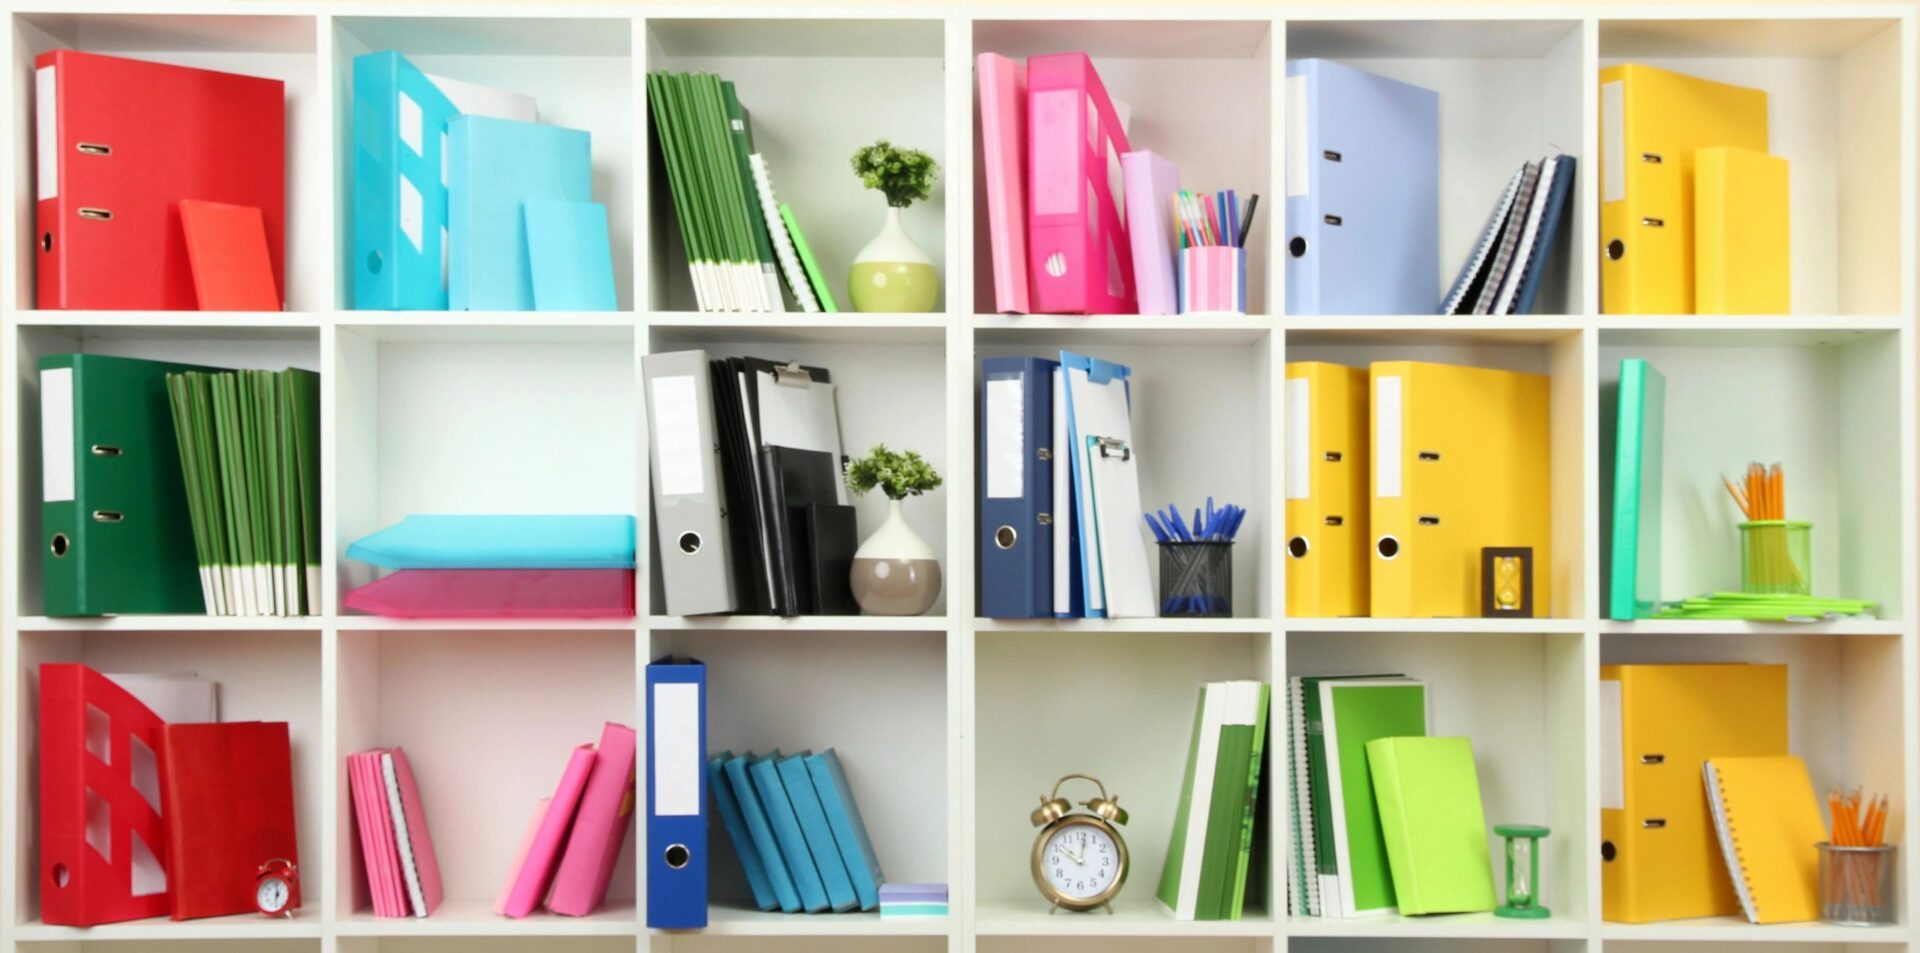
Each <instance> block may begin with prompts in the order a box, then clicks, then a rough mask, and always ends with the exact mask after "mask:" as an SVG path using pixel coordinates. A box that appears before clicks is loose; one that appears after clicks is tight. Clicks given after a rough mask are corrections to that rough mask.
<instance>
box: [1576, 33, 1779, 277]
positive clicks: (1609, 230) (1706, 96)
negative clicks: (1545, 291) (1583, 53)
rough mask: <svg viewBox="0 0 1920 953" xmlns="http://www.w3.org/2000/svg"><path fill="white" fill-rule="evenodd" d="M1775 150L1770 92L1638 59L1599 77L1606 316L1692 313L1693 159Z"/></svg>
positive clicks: (1606, 70)
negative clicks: (1712, 153) (1713, 152)
mask: <svg viewBox="0 0 1920 953" xmlns="http://www.w3.org/2000/svg"><path fill="white" fill-rule="evenodd" d="M1712 146H1737V147H1740V148H1742V149H1751V150H1753V151H1755V152H1763V153H1764V152H1766V151H1767V94H1766V93H1765V92H1763V91H1761V90H1758V89H1747V88H1744V87H1740V86H1729V85H1727V84H1725V83H1716V82H1713V81H1711V80H1705V79H1700V78H1698V77H1694V76H1687V75H1684V74H1681V73H1674V72H1670V71H1668V70H1663V69H1657V68H1655V67H1652V66H1645V65H1642V64H1638V63H1628V64H1623V65H1620V66H1610V67H1608V68H1606V69H1603V70H1601V71H1600V153H1601V168H1600V310H1601V311H1603V312H1605V313H1607V314H1692V313H1693V311H1694V261H1693V255H1694V241H1693V214H1694V207H1693V188H1694V153H1695V150H1697V149H1704V148H1708V147H1712Z"/></svg>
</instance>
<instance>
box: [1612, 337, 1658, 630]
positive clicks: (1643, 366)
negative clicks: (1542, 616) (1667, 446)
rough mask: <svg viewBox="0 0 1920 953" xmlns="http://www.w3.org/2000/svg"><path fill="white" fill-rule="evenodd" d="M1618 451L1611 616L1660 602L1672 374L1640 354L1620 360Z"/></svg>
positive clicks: (1625, 616)
mask: <svg viewBox="0 0 1920 953" xmlns="http://www.w3.org/2000/svg"><path fill="white" fill-rule="evenodd" d="M1619 413H1620V416H1619V428H1618V431H1617V434H1616V437H1617V439H1616V442H1615V450H1614V457H1613V565H1612V567H1611V577H1610V578H1611V582H1612V584H1611V586H1610V592H1609V593H1608V600H1607V617H1608V618H1611V619H1619V620H1622V621H1626V620H1630V619H1644V618H1647V617H1649V616H1651V615H1653V613H1654V611H1655V610H1656V609H1657V608H1658V606H1659V602H1660V445H1661V441H1662V440H1663V438H1664V437H1665V431H1666V414H1667V379H1666V378H1665V377H1662V376H1661V375H1660V372H1659V371H1657V370H1655V369H1654V367H1653V365H1651V364H1648V363H1647V362H1646V361H1642V360H1639V359H1637V358H1627V359H1626V360H1623V361H1621V362H1620V410H1619Z"/></svg>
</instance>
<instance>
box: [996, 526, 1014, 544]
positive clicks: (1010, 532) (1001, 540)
mask: <svg viewBox="0 0 1920 953" xmlns="http://www.w3.org/2000/svg"><path fill="white" fill-rule="evenodd" d="M1019 541H1020V531H1019V530H1016V529H1014V528H1013V527H1011V526H1002V527H1000V528H999V529H996V530H994V531H993V544H994V545H995V546H998V547H1000V548H1001V549H1012V548H1013V544H1014V543H1017V542H1019Z"/></svg>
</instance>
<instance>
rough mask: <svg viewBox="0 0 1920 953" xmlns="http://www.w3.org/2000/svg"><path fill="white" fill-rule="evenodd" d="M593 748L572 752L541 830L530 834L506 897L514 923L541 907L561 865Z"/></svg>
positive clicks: (541, 821) (589, 746)
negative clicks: (531, 840)
mask: <svg viewBox="0 0 1920 953" xmlns="http://www.w3.org/2000/svg"><path fill="white" fill-rule="evenodd" d="M593 762H594V751H593V746H592V745H581V746H580V747H578V748H575V749H573V758H572V759H571V760H569V761H568V762H567V772H566V773H565V774H563V775H561V776H560V787H559V788H558V789H556V790H555V791H554V792H553V802H552V803H550V804H548V805H547V816H546V817H544V818H541V820H540V831H539V833H536V834H535V835H533V846H532V848H530V849H529V850H528V851H527V860H526V862H525V863H523V864H521V865H520V875H519V876H518V877H516V878H514V881H513V893H512V894H510V895H508V897H507V916H510V917H512V918H514V919H516V920H518V919H520V918H521V917H524V916H528V915H529V914H531V913H533V911H534V910H535V909H537V908H538V907H539V906H540V901H541V900H543V899H545V898H546V896H547V888H548V887H549V886H551V885H552V883H553V871H554V868H555V867H556V866H558V865H559V863H560V849H561V848H562V847H564V846H565V845H566V843H567V831H568V829H569V828H571V827H572V826H573V812H574V809H575V808H578V807H579V806H580V794H581V792H582V791H585V790H586V787H587V776H588V775H590V774H592V773H593Z"/></svg>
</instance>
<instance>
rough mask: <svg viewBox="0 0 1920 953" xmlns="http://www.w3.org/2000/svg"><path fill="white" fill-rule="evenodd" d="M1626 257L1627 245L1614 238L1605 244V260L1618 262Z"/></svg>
mask: <svg viewBox="0 0 1920 953" xmlns="http://www.w3.org/2000/svg"><path fill="white" fill-rule="evenodd" d="M1626 255H1627V244H1626V243H1625V242H1623V241H1621V240H1620V239H1618V238H1616V239H1614V240H1613V241H1610V242H1608V243H1607V260H1608V261H1619V260H1620V259H1622V258H1625V257H1626Z"/></svg>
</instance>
